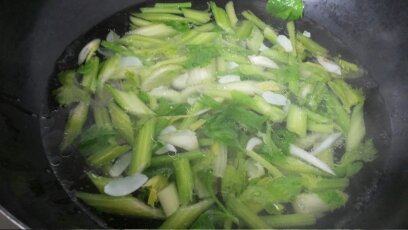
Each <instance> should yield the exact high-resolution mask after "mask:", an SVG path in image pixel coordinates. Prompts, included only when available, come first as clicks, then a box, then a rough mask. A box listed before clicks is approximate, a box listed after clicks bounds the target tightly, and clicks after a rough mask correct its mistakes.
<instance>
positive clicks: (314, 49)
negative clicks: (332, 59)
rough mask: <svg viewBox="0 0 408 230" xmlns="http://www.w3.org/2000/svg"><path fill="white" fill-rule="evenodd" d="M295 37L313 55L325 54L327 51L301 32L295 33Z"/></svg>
mask: <svg viewBox="0 0 408 230" xmlns="http://www.w3.org/2000/svg"><path fill="white" fill-rule="evenodd" d="M296 37H297V40H298V41H299V42H300V43H302V44H303V46H305V48H306V50H308V51H309V52H311V53H312V54H313V56H315V57H316V56H327V53H328V51H327V50H326V49H325V48H324V47H322V46H321V45H319V44H318V43H317V42H315V41H313V40H312V39H311V38H308V37H306V36H304V35H303V34H301V33H297V36H296Z"/></svg>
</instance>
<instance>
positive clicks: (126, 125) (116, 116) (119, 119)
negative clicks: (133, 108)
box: [109, 103, 135, 145]
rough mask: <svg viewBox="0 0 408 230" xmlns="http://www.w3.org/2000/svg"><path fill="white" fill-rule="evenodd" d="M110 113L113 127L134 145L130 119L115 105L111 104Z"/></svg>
mask: <svg viewBox="0 0 408 230" xmlns="http://www.w3.org/2000/svg"><path fill="white" fill-rule="evenodd" d="M109 113H110V116H111V118H112V123H113V126H114V127H115V129H116V130H118V132H119V133H120V134H121V135H122V136H123V137H124V138H125V139H126V141H127V142H128V143H129V144H130V145H132V144H133V141H134V136H135V134H134V132H133V125H132V121H131V120H130V117H129V116H128V115H127V114H126V113H125V112H124V111H123V110H122V109H121V108H119V106H117V105H116V104H115V103H110V104H109Z"/></svg>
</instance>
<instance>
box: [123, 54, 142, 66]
mask: <svg viewBox="0 0 408 230" xmlns="http://www.w3.org/2000/svg"><path fill="white" fill-rule="evenodd" d="M120 66H121V67H122V68H124V69H135V68H139V67H142V66H143V63H142V61H140V59H139V58H138V57H135V56H128V57H122V58H121V59H120Z"/></svg>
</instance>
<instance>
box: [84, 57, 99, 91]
mask: <svg viewBox="0 0 408 230" xmlns="http://www.w3.org/2000/svg"><path fill="white" fill-rule="evenodd" d="M98 71H99V58H98V57H92V58H91V59H89V60H88V61H87V62H86V63H85V65H84V66H83V68H82V75H83V76H82V82H81V85H82V86H83V87H84V88H86V89H87V90H89V91H90V92H92V93H95V91H96V86H97V78H98Z"/></svg>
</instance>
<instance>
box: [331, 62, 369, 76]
mask: <svg viewBox="0 0 408 230" xmlns="http://www.w3.org/2000/svg"><path fill="white" fill-rule="evenodd" d="M336 62H337V64H338V65H339V66H340V67H341V72H342V76H343V77H344V78H358V77H361V76H363V74H364V70H363V69H361V68H359V67H358V66H357V65H356V64H354V63H351V62H348V61H346V60H343V59H341V58H339V59H337V60H336Z"/></svg>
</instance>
